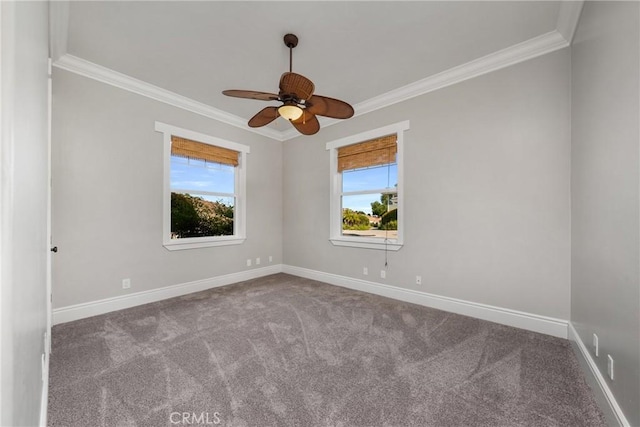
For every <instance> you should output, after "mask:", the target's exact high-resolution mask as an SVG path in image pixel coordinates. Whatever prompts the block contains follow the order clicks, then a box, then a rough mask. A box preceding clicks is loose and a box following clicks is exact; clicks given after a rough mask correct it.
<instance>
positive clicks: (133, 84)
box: [53, 54, 282, 141]
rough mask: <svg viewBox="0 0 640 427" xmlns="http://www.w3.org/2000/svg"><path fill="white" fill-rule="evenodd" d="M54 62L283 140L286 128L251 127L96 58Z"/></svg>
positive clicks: (203, 114)
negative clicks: (98, 61)
mask: <svg viewBox="0 0 640 427" xmlns="http://www.w3.org/2000/svg"><path fill="white" fill-rule="evenodd" d="M53 65H54V67H56V68H59V69H61V70H65V71H69V72H72V73H75V74H78V75H81V76H84V77H88V78H90V79H93V80H97V81H99V82H102V83H106V84H108V85H111V86H115V87H118V88H120V89H124V90H127V91H129V92H133V93H136V94H138V95H142V96H145V97H147V98H151V99H155V100H156V101H160V102H163V103H165V104H168V105H171V106H174V107H178V108H181V109H183V110H186V111H191V112H192V113H196V114H199V115H201V116H205V117H208V118H210V119H214V120H217V121H219V122H222V123H226V124H228V125H231V126H235V127H237V128H240V129H243V130H246V131H249V132H253V133H257V134H259V135H262V136H266V137H267V138H271V139H275V140H277V141H282V132H280V131H277V130H274V129H271V128H251V127H249V126H247V122H246V120H245V119H243V118H241V117H239V116H236V115H234V114H231V113H227V112H226V111H222V110H220V109H218V108H215V107H212V106H210V105H207V104H204V103H202V102H198V101H195V100H193V99H191V98H187V97H186V96H182V95H178V94H177V93H174V92H171V91H168V90H166V89H162V88H160V87H158V86H154V85H152V84H150V83H147V82H144V81H142V80H138V79H136V78H133V77H131V76H128V75H126V74H122V73H119V72H117V71H114V70H112V69H110V68H106V67H103V66H101V65H98V64H94V63H93V62H89V61H86V60H84V59H82V58H78V57H76V56H73V55H69V54H66V55H63V56H62V57H60V58H59V59H58V60H57V61H55V62H54V63H53Z"/></svg>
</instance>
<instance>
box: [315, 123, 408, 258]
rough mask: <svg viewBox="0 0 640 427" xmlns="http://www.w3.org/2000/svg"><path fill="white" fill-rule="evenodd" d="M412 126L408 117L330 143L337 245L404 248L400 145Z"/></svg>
mask: <svg viewBox="0 0 640 427" xmlns="http://www.w3.org/2000/svg"><path fill="white" fill-rule="evenodd" d="M408 129H409V122H408V121H405V122H401V123H396V124H393V125H389V126H385V127H383V128H379V129H374V130H372V131H368V132H364V133H361V134H358V135H353V136H350V137H347V138H343V139H340V140H337V141H333V142H330V143H328V144H327V150H329V153H330V159H331V199H330V210H331V212H330V215H331V221H330V227H331V232H330V236H329V237H330V240H331V242H332V243H333V244H334V245H338V246H354V247H361V248H369V249H388V250H396V251H397V250H399V249H400V248H401V247H402V244H403V239H402V236H403V227H404V224H403V221H402V216H403V209H402V204H403V196H402V194H403V193H402V192H403V188H402V164H403V163H402V153H403V150H402V147H403V140H404V131H406V130H408Z"/></svg>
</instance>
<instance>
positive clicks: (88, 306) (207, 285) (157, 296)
mask: <svg viewBox="0 0 640 427" xmlns="http://www.w3.org/2000/svg"><path fill="white" fill-rule="evenodd" d="M281 272H282V264H277V265H270V266H268V267H263V268H256V269H253V270H246V271H241V272H238V273H231V274H225V275H224V276H217V277H212V278H209V279H203V280H196V281H194V282H187V283H181V284H178V285H173V286H166V287H164V288H159V289H151V290H149V291H142V292H136V293H134V294H128V295H122V296H117V297H113V298H106V299H102V300H98V301H92V302H87V303H83V304H76V305H70V306H67V307H61V308H56V309H54V310H53V324H54V325H57V324H60V323H66V322H71V321H73V320H79V319H84V318H86V317H91V316H97V315H99V314H104V313H109V312H111V311H116V310H122V309H125V308H130V307H135V306H138V305H142V304H148V303H150V302H156V301H161V300H164V299H167V298H173V297H179V296H182V295H186V294H190V293H193V292H199V291H204V290H207V289H211V288H217V287H219V286H226V285H230V284H232V283H237V282H243V281H245V280H251V279H256V278H258V277H263V276H268V275H270V274H276V273H281Z"/></svg>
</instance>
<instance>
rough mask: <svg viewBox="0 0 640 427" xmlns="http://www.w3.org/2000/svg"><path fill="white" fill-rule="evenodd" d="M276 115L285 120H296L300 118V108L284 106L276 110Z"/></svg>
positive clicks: (290, 105)
mask: <svg viewBox="0 0 640 427" xmlns="http://www.w3.org/2000/svg"><path fill="white" fill-rule="evenodd" d="M278 114H280V115H281V116H282V117H284V118H285V119H287V120H291V121H292V120H297V119H299V118H300V116H302V108H300V107H298V106H297V105H292V104H285V105H283V106H281V107H280V108H278Z"/></svg>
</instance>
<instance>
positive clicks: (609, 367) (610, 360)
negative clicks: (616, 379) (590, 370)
mask: <svg viewBox="0 0 640 427" xmlns="http://www.w3.org/2000/svg"><path fill="white" fill-rule="evenodd" d="M607 373H608V374H609V378H611V381H613V357H611V355H610V354H607Z"/></svg>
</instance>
